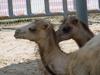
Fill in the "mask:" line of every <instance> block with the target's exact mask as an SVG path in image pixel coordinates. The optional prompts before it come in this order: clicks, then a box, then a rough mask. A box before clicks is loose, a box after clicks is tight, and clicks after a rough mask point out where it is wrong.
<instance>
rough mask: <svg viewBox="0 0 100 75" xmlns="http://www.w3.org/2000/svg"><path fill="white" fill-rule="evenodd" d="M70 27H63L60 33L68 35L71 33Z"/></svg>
mask: <svg viewBox="0 0 100 75" xmlns="http://www.w3.org/2000/svg"><path fill="white" fill-rule="evenodd" d="M71 29H72V28H71V27H64V28H63V29H62V31H63V32H64V33H69V32H70V31H71Z"/></svg>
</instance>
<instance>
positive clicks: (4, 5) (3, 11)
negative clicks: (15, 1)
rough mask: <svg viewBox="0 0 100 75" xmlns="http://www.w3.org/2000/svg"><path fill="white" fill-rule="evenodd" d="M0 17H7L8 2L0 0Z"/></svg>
mask: <svg viewBox="0 0 100 75" xmlns="http://www.w3.org/2000/svg"><path fill="white" fill-rule="evenodd" d="M0 16H8V0H0Z"/></svg>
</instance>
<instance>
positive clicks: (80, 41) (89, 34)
mask: <svg viewBox="0 0 100 75" xmlns="http://www.w3.org/2000/svg"><path fill="white" fill-rule="evenodd" d="M93 36H94V34H93V33H92V32H86V33H83V34H81V35H77V37H74V38H73V39H74V40H75V41H76V43H77V44H78V46H79V48H81V47H83V46H84V45H85V44H86V42H88V41H89V40H90V39H91V38H92V37H93Z"/></svg>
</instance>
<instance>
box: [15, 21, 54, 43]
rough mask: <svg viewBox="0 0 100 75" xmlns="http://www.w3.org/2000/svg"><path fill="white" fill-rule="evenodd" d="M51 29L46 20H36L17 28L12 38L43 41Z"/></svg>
mask: <svg viewBox="0 0 100 75" xmlns="http://www.w3.org/2000/svg"><path fill="white" fill-rule="evenodd" d="M52 28H53V27H52V25H51V24H50V22H48V21H47V20H43V19H38V20H35V21H34V22H31V23H30V24H28V25H26V26H24V27H21V28H18V29H17V30H16V31H15V35H14V36H15V38H19V39H28V40H31V41H35V42H38V41H40V40H45V39H46V37H47V36H48V35H49V31H50V30H51V29H52Z"/></svg>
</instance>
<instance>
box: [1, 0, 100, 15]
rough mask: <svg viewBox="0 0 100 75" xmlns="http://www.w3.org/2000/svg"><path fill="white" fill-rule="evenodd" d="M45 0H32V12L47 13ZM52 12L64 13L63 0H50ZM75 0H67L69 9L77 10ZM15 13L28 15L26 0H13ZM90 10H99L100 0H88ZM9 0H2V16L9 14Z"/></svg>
mask: <svg viewBox="0 0 100 75" xmlns="http://www.w3.org/2000/svg"><path fill="white" fill-rule="evenodd" d="M44 1H45V0H30V2H31V3H30V4H31V8H29V9H31V12H32V14H41V13H44V14H47V12H45V2H44ZM48 1H49V10H50V13H55V12H61V13H63V12H64V11H63V0H48ZM74 1H75V0H67V8H68V11H70V12H71V11H75V6H74ZM12 4H13V14H14V15H15V16H21V15H28V14H27V6H26V0H12ZM87 7H88V10H99V1H98V0H87ZM8 15H9V14H8V0H0V16H8Z"/></svg>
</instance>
